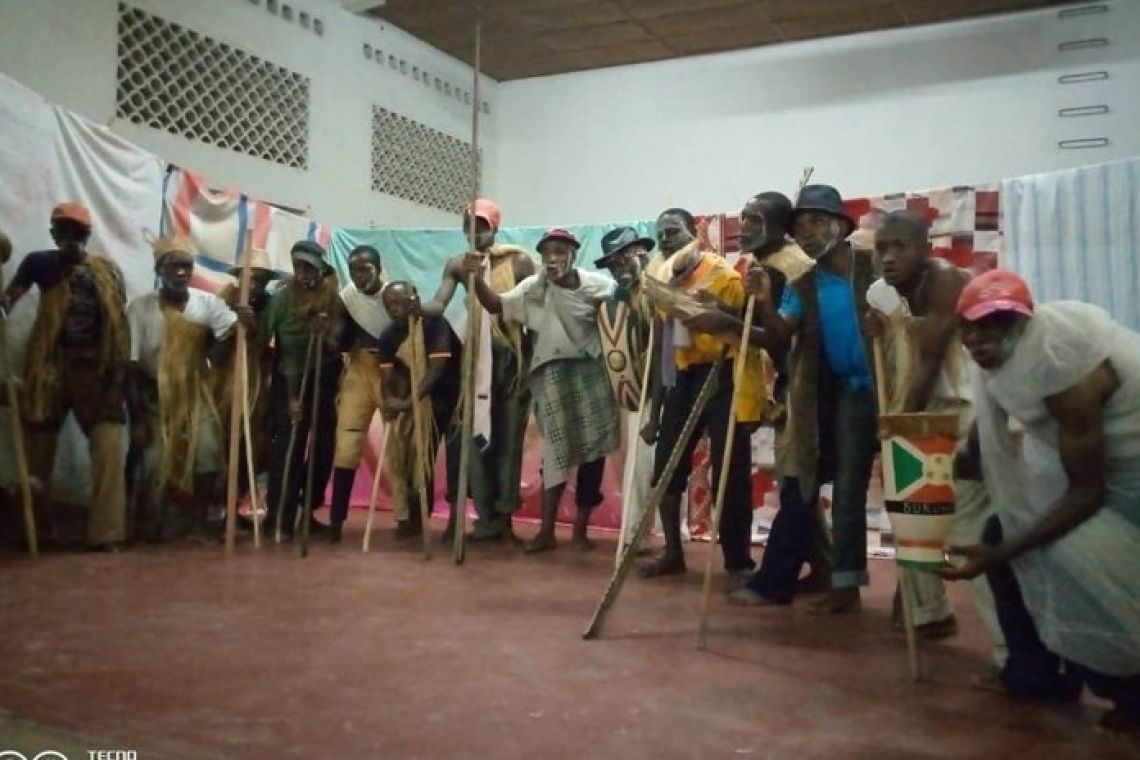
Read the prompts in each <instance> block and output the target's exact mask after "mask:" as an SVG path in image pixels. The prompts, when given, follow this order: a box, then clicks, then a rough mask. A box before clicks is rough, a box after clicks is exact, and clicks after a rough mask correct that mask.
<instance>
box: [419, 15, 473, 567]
mask: <svg viewBox="0 0 1140 760" xmlns="http://www.w3.org/2000/svg"><path fill="white" fill-rule="evenodd" d="M474 10H475V62H474V67H473V72H474V74H473V76H474V82H473V83H472V85H471V205H470V206H469V207H468V208H469V213H468V223H467V245H468V249H467V250H468V251H472V252H473V251H474V250H475V201H477V200H478V199H479V109H480V108H481V107H482V104H481V103H480V102H479V56H480V52H481V51H480V48H481V47H482V41H483V27H482V21H481V20H480V18H479V7H478V6H477V5H476V6H475V8H474ZM482 316H483V310H482V309H481V308H480V306H479V300H478V299H477V298H476V297H475V275H473V274H469V275H467V341H466V343H465V344H464V346H463V385H462V386H461V387H462V388H463V414H462V415H461V419H460V440H459V482H458V484H457V486H456V496H455V544H454V546H453V549H452V560H453V561H454V562H455V564H457V565H461V564H463V560H464V559H465V558H466V549H467V546H466V543H467V494H468V491H469V490H470V483H469V481H470V479H471V477H470V476H471V443H472V441H471V434H472V432H473V431H474V424H475V408H474V407H475V359H476V357H477V356H478V350H477V348H476V343H477V342H478V341H479V320H480V318H481V317H482ZM424 527H425V529H426V527H427V526H424Z"/></svg>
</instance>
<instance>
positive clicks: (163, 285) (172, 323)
mask: <svg viewBox="0 0 1140 760" xmlns="http://www.w3.org/2000/svg"><path fill="white" fill-rule="evenodd" d="M152 247H153V249H154V270H155V274H157V275H158V280H159V288H158V290H156V291H154V292H151V293H146V294H144V295H141V296H139V297H138V298H135V299H134V300H132V301H131V302H130V304H128V305H127V323H128V325H129V326H130V330H131V355H130V358H131V364H130V369H131V371H130V374H129V376H128V383H127V402H128V404H127V405H128V409H129V411H130V420H131V446H132V447H134V449H135V451H136V454H137V455H138V456H140V457H141V462H142V467H141V473H140V474H141V477H140V478H139V480H140V482H136V483H135V484H134V487H135V488H136V489H140V493H141V494H143V498H142V499H141V500H140V501H139V504H140V512H141V513H140V514H138V515H135V520H136V532H137V533H139V534H141V535H142V537H143V538H146V539H148V540H163V539H165V538H167V537H170V536H171V535H177V534H180V533H183V532H184V531H185V530H186V529H188V531H189V536H190V538H192V539H195V540H198V541H203V542H207V543H213V542H215V541H216V540H217V535H216V533H215V532H212V531H211V530H210V527H209V511H210V508H211V507H212V506H213V505H214V504H215V503H216V499H217V497H218V496H219V494H220V488H219V486H220V484H221V481H220V475H221V472H222V469H223V460H222V451H223V444H222V437H223V429H222V427H221V418H220V416H219V413H218V409H217V408H216V407H215V406H214V402H213V397H212V395H211V393H210V385H209V380H210V377H209V372H210V364H213V365H215V366H220V365H227V364H230V363H231V362H232V358H233V357H232V354H233V348H234V336H235V334H236V326H237V323H238V315H237V314H236V313H235V310H234V309H231V308H230V306H229V305H228V304H226V302H225V301H223V300H222V299H221V298H219V297H218V296H216V295H214V294H212V293H207V292H206V291H204V290H199V289H198V288H192V287H190V276H191V274H192V273H193V271H194V254H193V245H192V244H191V242H190V241H189V240H188V239H186V238H184V237H182V236H178V235H176V236H171V237H165V238H160V239H158V240H156V241H155V242H154V243H153V244H152ZM235 308H236V309H237V310H240V311H241V312H242V313H243V314H244V316H245V318H246V320H247V321H249V322H252V309H249V308H248V307H245V308H244V309H243V308H242V307H240V306H238V307H235ZM168 500H181V501H183V502H184V503H186V504H187V505H188V510H186V509H184V510H183V511H184V512H185V511H188V512H189V515H188V517H189V519H179V517H180V516H179V515H178V514H177V513H176V512H173V511H171V510H168V509H167V508H166V505H167V501H168ZM182 517H183V518H184V517H185V516H182Z"/></svg>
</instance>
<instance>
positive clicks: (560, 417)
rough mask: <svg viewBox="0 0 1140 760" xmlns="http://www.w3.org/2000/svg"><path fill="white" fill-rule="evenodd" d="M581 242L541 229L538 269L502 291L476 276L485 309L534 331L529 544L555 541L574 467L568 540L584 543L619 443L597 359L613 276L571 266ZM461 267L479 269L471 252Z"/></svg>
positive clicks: (533, 548)
mask: <svg viewBox="0 0 1140 760" xmlns="http://www.w3.org/2000/svg"><path fill="white" fill-rule="evenodd" d="M579 247H580V244H579V242H578V240H577V238H575V237H574V235H573V234H571V233H570V232H567V231H566V230H563V229H552V230H548V231H547V232H546V233H545V234H543V236H542V238H541V239H540V240H539V241H538V246H537V248H538V253H539V256H541V258H542V271H541V272H539V273H538V274H536V275H531V276H530V277H527V278H526V279H524V280H523V281H522V282H520V283H519V284H518V285H516V286H515V287H514V288H512V289H511V290H508V291H507V292H506V293H503V294H501V295H500V294H498V293H495V292H494V291H493V290H492V289H491V287H490V286H489V285H488V284H487V282H485V281H484V280H482V279H480V278H478V277H477V278H476V279H475V293H476V295H477V296H478V297H479V301H480V303H482V304H483V307H484V308H485V309H487V311H489V312H490V313H492V314H502V315H503V316H504V317H505V318H506V319H507V320H508V321H509V322H513V323H516V324H520V325H524V326H526V327H527V328H528V329H530V330H532V331H533V332H534V333H535V334H536V336H537V338H536V340H535V346H534V359H533V361H532V362H531V366H530V374H529V376H528V383H529V386H530V391H531V395H532V396H533V397H534V406H535V416H536V418H537V419H538V425H539V428H540V429H541V430H542V436H543V440H544V442H545V448H544V450H543V457H542V487H543V492H542V527H541V528H540V529H539V532H538V535H537V536H536V537H535V538H534V540H533V541H531V542H530V544H528V545H527V551H528V552H540V551H546V550H548V549H553V548H554V547H555V546H556V541H555V538H554V523H555V519H556V518H557V516H558V503H559V500H560V499H561V497H562V492H563V490H564V489H565V488H566V478H567V476H568V474H569V471H570V469H571V468H573V467H577V491H576V494H575V501H576V504H577V507H578V512H577V515H576V517H575V519H574V534H573V540H574V544H575V545H576V546H577V547H578V548H580V549H588V548H590V546H591V544H590V542H589V540H588V538H587V535H586V532H587V526H588V525H589V521H590V512H591V511H592V510H593V508H594V507H596V506H597V505H598V504H600V503H601V502H602V493H601V483H602V473H603V472H604V469H605V462H606V459H605V457H606V454H608V453H609V452H611V451H613V450H614V448H616V447H617V445H618V436H619V431H618V414H617V405H616V403H615V402H614V395H613V391H612V390H611V388H610V383H609V378H608V377H607V376H606V370H605V367H604V365H603V364H602V361H601V354H602V347H601V341H600V339H599V337H598V321H597V320H598V310H599V309H601V308H602V304H603V303H604V302H605V301H606V300H607V299H608V298H610V297H611V296H612V295H613V291H614V281H613V280H611V279H610V278H608V277H603V276H602V275H599V274H595V273H593V272H587V271H584V270H581V269H578V268H576V267H575V266H574V259H575V257H576V256H577V253H578V248H579ZM464 266H465V268H466V271H467V272H469V273H472V274H478V272H480V271H481V267H482V262H481V260H480V258H479V257H478V256H475V255H468V256H467V257H466V258H465V259H464Z"/></svg>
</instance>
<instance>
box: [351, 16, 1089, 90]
mask: <svg viewBox="0 0 1140 760" xmlns="http://www.w3.org/2000/svg"><path fill="white" fill-rule="evenodd" d="M1067 4H1069V3H1066V2H1058V0H478V6H479V8H480V12H481V14H482V22H483V40H484V42H483V50H482V65H483V70H484V71H485V73H486V74H488V75H489V76H491V77H494V78H495V79H498V80H509V79H522V78H525V77H533V76H545V75H547V74H558V73H563V72H567V71H580V70H584V69H594V68H603V67H606V66H618V65H621V64H626V63H640V62H643V61H656V60H664V59H667V58H679V57H683V56H687V55H696V54H700V53H714V52H723V51H727V50H738V49H741V48H748V47H755V46H759V45H769V44H776V43H780V42H785V41H789V40H805V39H815V38H820V37H832V36H836V35H842V34H853V33H856V32H865V31H870V30H876V29H893V28H897V27H902V26H914V25H918V24H926V23H933V22H939V21H952V20H958V19H965V18H974V17H978V16H984V15H987V14H992V13H1004V12H1012V11H1020V10H1027V9H1030V8H1043V7H1047V6H1058V5H1067ZM475 6H476V3H475V0H388V2H387V3H386V4H385V5H383V6H380V7H376V8H372V9H371V10H368V11H364V13H365V14H367V15H370V16H373V17H375V18H377V19H381V20H383V21H384V22H386V23H390V24H393V25H394V26H398V27H400V28H401V29H404V30H405V31H407V32H409V33H411V34H412V35H414V36H416V37H418V38H420V39H421V40H423V41H425V42H427V43H428V44H431V45H434V46H436V47H438V48H440V49H441V50H443V51H445V52H447V53H450V54H451V55H454V56H456V57H457V58H460V59H461V60H464V61H466V62H468V63H470V62H471V60H472V51H473V48H474V21H475Z"/></svg>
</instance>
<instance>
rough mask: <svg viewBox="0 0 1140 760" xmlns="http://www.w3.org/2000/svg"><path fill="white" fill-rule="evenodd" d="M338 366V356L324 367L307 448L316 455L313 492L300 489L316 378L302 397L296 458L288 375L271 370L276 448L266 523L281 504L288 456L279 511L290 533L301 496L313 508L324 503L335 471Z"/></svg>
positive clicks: (304, 476) (305, 470) (270, 522)
mask: <svg viewBox="0 0 1140 760" xmlns="http://www.w3.org/2000/svg"><path fill="white" fill-rule="evenodd" d="M340 371H341V363H340V361H335V362H327V363H326V364H325V366H324V367H322V368H321V374H320V386H321V387H320V396H319V398H318V401H317V409H318V411H317V428H316V430H315V431H314V433H313V440H312V447H311V449H310V450H309V453H310V454H311V457H312V460H313V490H312V493H309V494H302V491H303V489H304V485H305V481H306V480H307V478H308V468H309V461H308V458H307V457H306V443H307V442H308V438H309V428H310V427H311V425H312V421H313V420H312V417H313V386H314V383H313V377H312V376H310V377H309V379H308V383H307V384H306V385H307V387H306V388H305V394H304V397H303V398H302V400H301V419H300V420H298V422H297V433H296V443H295V444H294V445H293V457H292V459H289V458H288V455H289V438H290V436H291V434H292V429H293V423H292V421H291V420H290V419H289V393H288V389H287V388H286V386H285V378H284V377H283V376H282V375H280V374H278V373H274V375H273V386H272V389H271V393H272V399H273V403H272V405H271V408H270V414H271V416H272V425H273V449H272V452H271V454H270V461H269V489H268V491H269V493H268V499H269V504H268V520H267V522H266V524H267V525H273V524H274V522H275V521H276V519H277V518H276V514H277V509H278V505H280V504H281V503H282V502H281V499H282V493H283V492H282V479H283V478H284V475H285V467H286V460H288V467H289V480H288V482H287V483H285V484H284V488H285V490H284V504H283V506H282V513H281V524H282V526H283V530H284V531H285V532H286V533H289V532H291V531H292V530H293V525H294V523H295V522H296V520H297V507H298V505H299V504H300V503H301V501H300V500H301V498H304V499H306V500H307V502H308V504H309V506H310V508H311V509H318V508H320V506H321V504H322V503H323V501H324V494H325V487H326V486H327V485H328V480H329V475H330V474H331V473H332V464H333V455H334V453H335V450H336V394H337V383H338V380H339V379H340Z"/></svg>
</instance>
